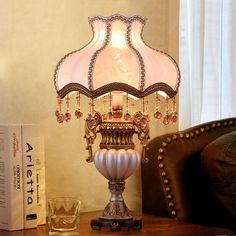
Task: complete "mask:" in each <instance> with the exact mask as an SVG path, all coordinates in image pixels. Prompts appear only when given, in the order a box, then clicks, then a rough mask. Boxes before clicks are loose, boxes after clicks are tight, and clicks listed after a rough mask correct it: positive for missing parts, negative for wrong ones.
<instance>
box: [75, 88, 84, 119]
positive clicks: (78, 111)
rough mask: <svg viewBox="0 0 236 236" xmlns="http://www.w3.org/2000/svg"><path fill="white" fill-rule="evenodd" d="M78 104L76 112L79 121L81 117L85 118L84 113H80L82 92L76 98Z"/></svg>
mask: <svg viewBox="0 0 236 236" xmlns="http://www.w3.org/2000/svg"><path fill="white" fill-rule="evenodd" d="M76 102H77V108H76V110H75V116H76V118H77V119H80V118H81V117H83V113H82V112H81V111H80V109H81V107H80V92H78V94H77V96H76Z"/></svg>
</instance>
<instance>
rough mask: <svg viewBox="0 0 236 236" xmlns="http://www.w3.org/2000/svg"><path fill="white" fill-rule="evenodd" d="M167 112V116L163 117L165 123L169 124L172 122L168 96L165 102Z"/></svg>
mask: <svg viewBox="0 0 236 236" xmlns="http://www.w3.org/2000/svg"><path fill="white" fill-rule="evenodd" d="M165 108H166V112H165V116H164V117H163V124H165V125H168V124H169V123H170V115H169V98H168V97H167V98H166V104H165Z"/></svg>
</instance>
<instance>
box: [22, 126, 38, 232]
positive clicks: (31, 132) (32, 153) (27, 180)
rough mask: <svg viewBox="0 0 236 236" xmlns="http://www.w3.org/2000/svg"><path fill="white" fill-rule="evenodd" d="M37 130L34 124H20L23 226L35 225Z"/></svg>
mask: <svg viewBox="0 0 236 236" xmlns="http://www.w3.org/2000/svg"><path fill="white" fill-rule="evenodd" d="M37 136H38V130H37V127H36V126H34V125H30V124H29V125H28V124H26V125H22V126H21V137H22V154H23V155H22V167H23V197H24V201H23V205H24V215H23V218H24V228H25V229H30V228H35V227H37V190H36V189H37V183H36V167H35V164H36V149H37Z"/></svg>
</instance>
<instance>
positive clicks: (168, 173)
mask: <svg viewBox="0 0 236 236" xmlns="http://www.w3.org/2000/svg"><path fill="white" fill-rule="evenodd" d="M234 130H236V118H230V119H223V120H218V121H212V122H208V123H204V124H201V125H198V126H195V127H192V128H190V129H187V130H184V131H180V132H176V133H171V134H166V135H163V136H159V137H156V138H154V139H153V140H152V141H150V143H149V144H148V148H149V150H147V153H146V156H147V158H148V159H149V162H148V163H146V164H142V194H143V198H142V199H143V212H144V213H149V214H154V215H160V216H166V217H173V218H176V219H179V220H182V221H187V222H192V223H198V224H206V225H215V226H227V222H226V220H227V219H225V217H224V216H225V209H224V207H222V205H221V204H219V202H218V201H217V199H216V198H215V197H213V194H212V192H211V188H210V186H209V182H208V181H207V176H206V173H205V172H204V170H203V168H202V166H201V153H202V150H203V149H204V147H206V146H207V145H208V144H209V143H211V142H212V141H214V140H216V139H217V138H218V137H220V136H222V135H224V134H227V133H230V132H232V131H234Z"/></svg>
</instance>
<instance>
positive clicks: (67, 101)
mask: <svg viewBox="0 0 236 236" xmlns="http://www.w3.org/2000/svg"><path fill="white" fill-rule="evenodd" d="M64 117H65V121H66V122H68V121H69V120H70V119H71V114H70V98H69V96H67V97H66V113H65V116H64Z"/></svg>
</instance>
